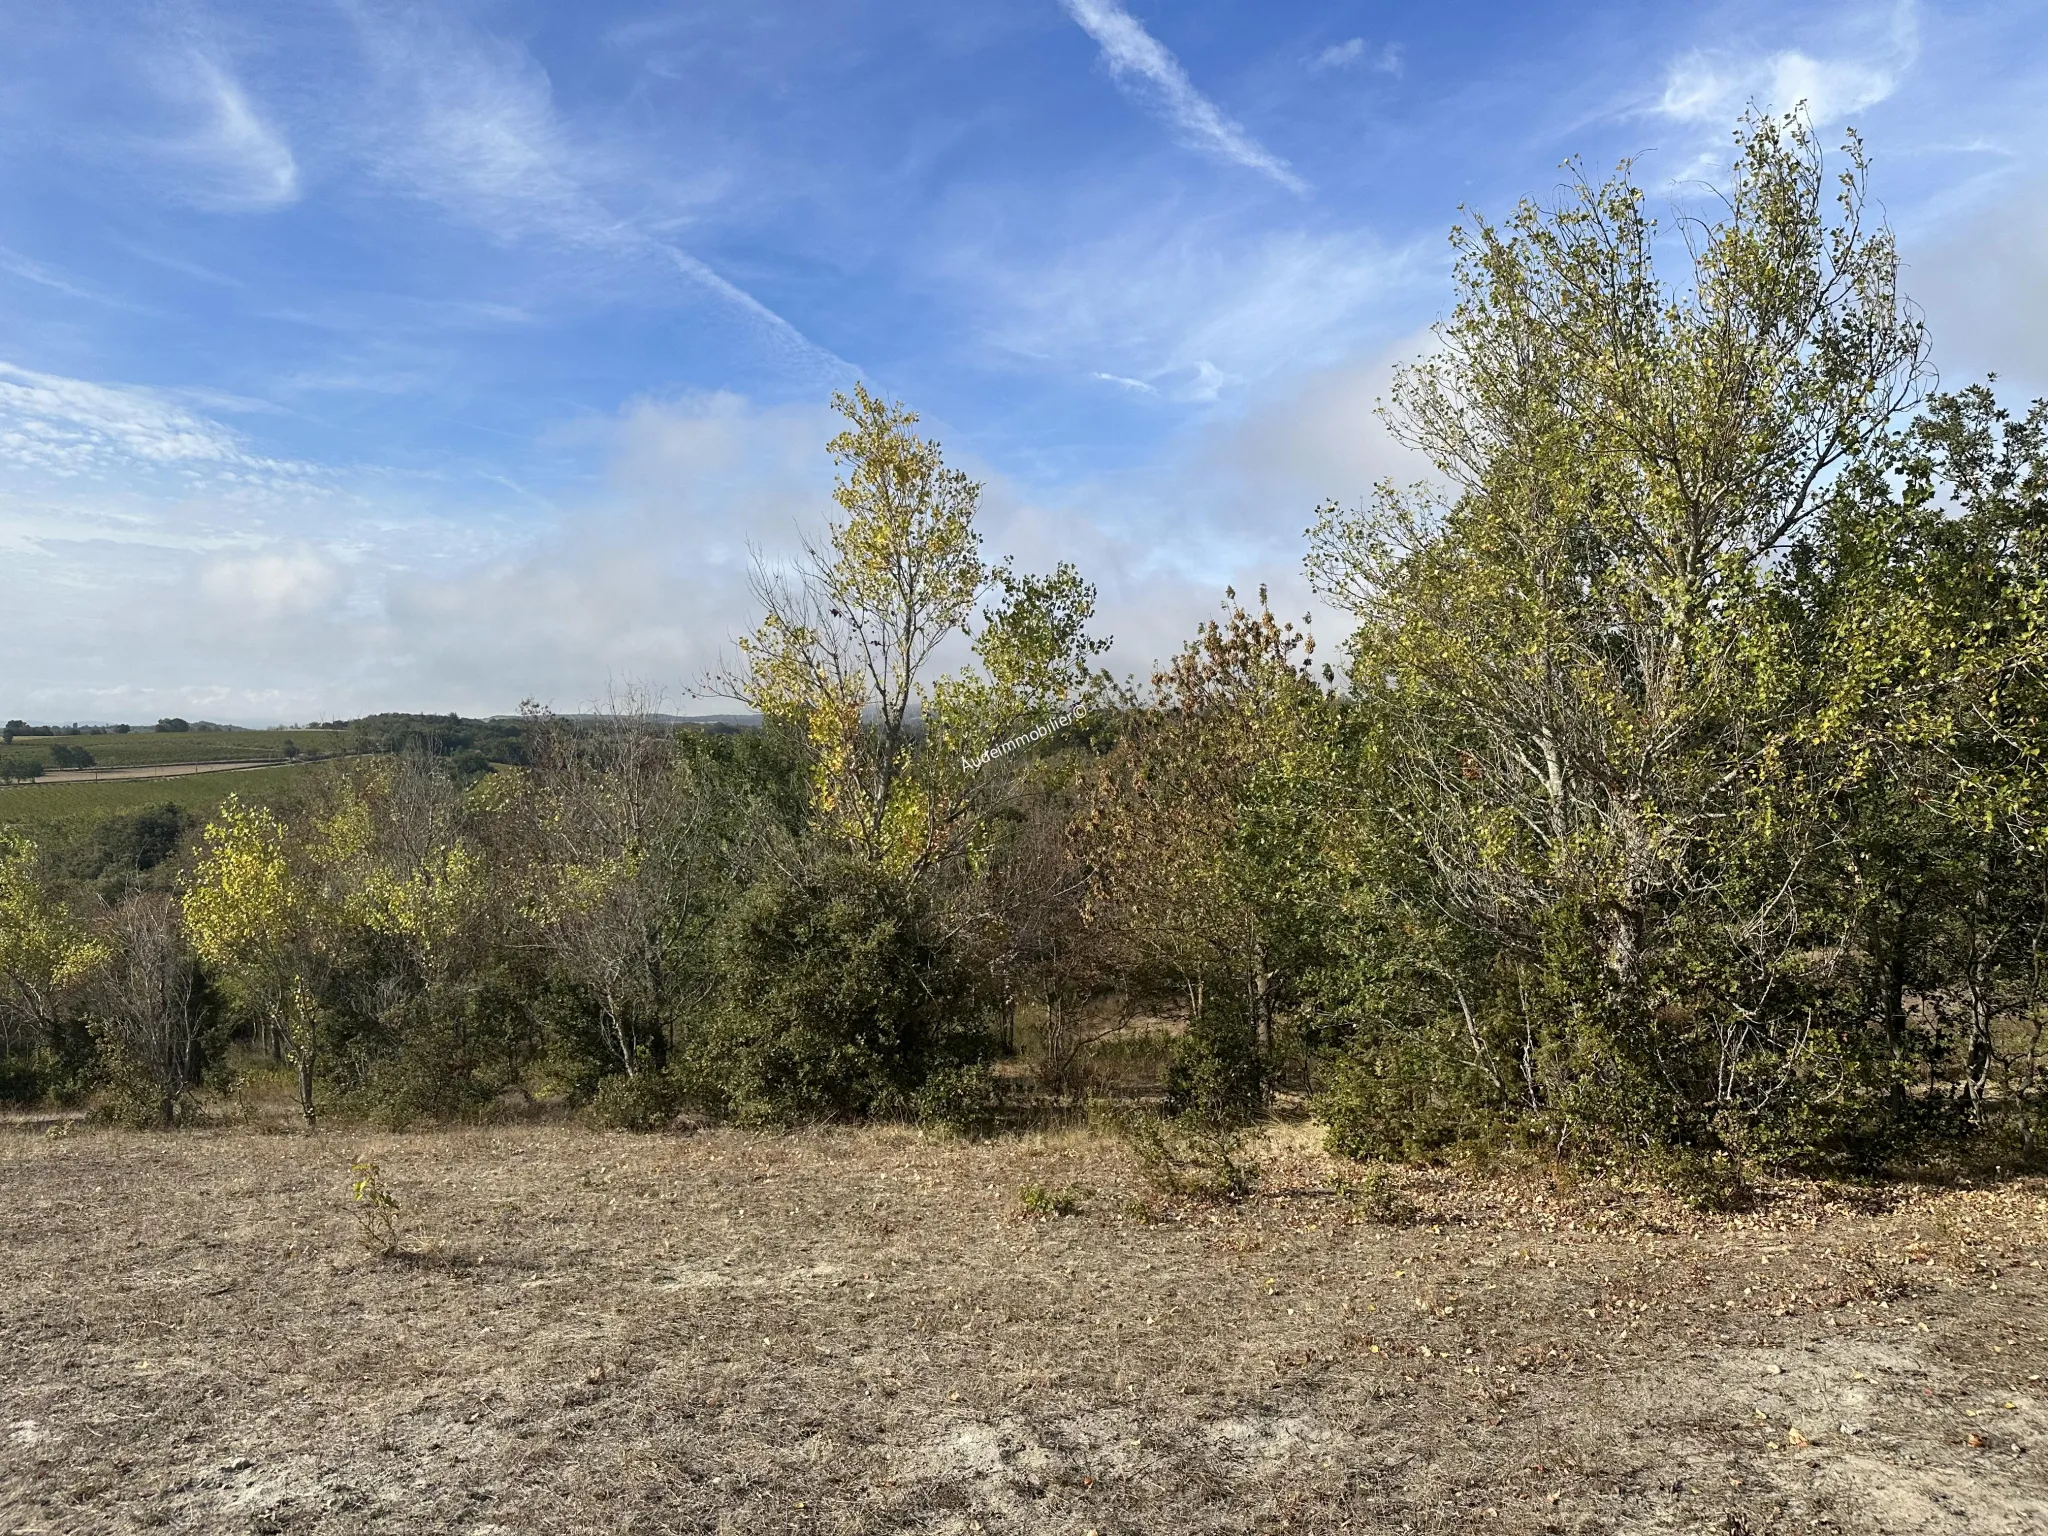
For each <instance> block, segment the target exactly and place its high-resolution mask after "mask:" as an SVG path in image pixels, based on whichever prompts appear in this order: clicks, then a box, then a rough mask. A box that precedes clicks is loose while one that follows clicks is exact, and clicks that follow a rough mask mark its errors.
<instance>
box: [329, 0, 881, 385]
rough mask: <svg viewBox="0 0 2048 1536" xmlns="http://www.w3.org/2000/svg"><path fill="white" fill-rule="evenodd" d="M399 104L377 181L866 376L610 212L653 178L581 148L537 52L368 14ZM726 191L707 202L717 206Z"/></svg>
mask: <svg viewBox="0 0 2048 1536" xmlns="http://www.w3.org/2000/svg"><path fill="white" fill-rule="evenodd" d="M356 16H357V19H358V22H359V23H360V26H361V29H362V33H363V37H364V39H365V42H366V45H367V47H368V49H369V51H370V54H371V57H372V60H373V62H375V64H376V65H377V67H378V70H379V73H380V76H381V80H382V88H383V91H384V93H385V97H386V99H385V100H383V101H381V102H379V104H378V107H377V109H376V114H375V120H374V122H373V123H372V124H371V125H370V126H369V128H368V130H367V131H368V134H369V138H370V141H371V148H370V154H371V159H372V162H373V164H374V166H375V168H376V170H377V171H378V172H379V173H380V174H382V175H383V176H384V177H385V178H386V179H388V180H391V181H394V182H396V183H398V184H400V185H402V186H405V187H406V188H408V189H409V190H411V191H412V192H413V193H415V194H416V195H418V196H421V197H424V198H427V199H429V200H431V201H433V202H435V203H438V204H440V205H441V206H442V207H444V208H447V209H448V210H450V211H451V212H454V213H456V214H457V215H458V216H460V217H462V218H465V219H467V220H469V221H470V222H472V223H473V224H475V225H477V226H478V227H479V228H482V229H484V230H485V231H487V232H488V233H490V234H492V235H494V236H496V237H498V238H500V239H503V240H507V241H518V240H544V241H551V242H556V243H559V244H562V245H565V246H569V247H572V248H574V249H577V250H580V251H583V252H594V253H597V254H600V255H602V256H604V257H606V258H607V259H608V260H610V261H611V262H613V263H615V264H618V265H621V266H626V265H645V266H651V267H654V268H657V269H659V270H662V271H666V272H672V273H675V274H679V275H680V276H682V277H683V278H684V279H685V280H686V281H687V282H688V283H689V285H690V286H691V287H692V288H694V289H696V290H697V291H699V292H702V293H706V294H709V295H711V296H712V297H713V298H715V299H716V300H718V301H719V302H720V303H722V304H724V305H726V306H728V307H729V308H731V309H732V310H734V311H735V312H737V313H738V314H739V315H741V316H742V317H744V319H745V320H746V321H748V322H749V323H750V324H751V325H752V326H753V327H754V328H755V330H756V331H757V333H758V334H759V335H760V336H761V338H762V339H763V341H764V342H765V343H766V345H767V348H768V350H770V351H771V352H773V353H775V354H777V355H778V356H779V358H780V360H781V361H782V362H783V363H784V365H785V366H787V367H789V368H790V369H791V370H792V371H794V372H798V373H802V374H808V375H811V376H813V377H817V378H825V379H830V380H833V381H836V382H844V381H845V380H847V379H849V378H851V377H852V375H853V373H854V372H855V370H854V368H853V366H852V365H851V364H849V363H847V362H846V361H844V360H843V359H841V358H839V357H837V356H835V355H834V354H833V353H832V352H831V351H830V350H828V349H827V348H824V347H821V346H819V345H818V344H817V343H815V342H813V341H812V340H810V338H809V337H807V336H805V335H804V334H803V333H802V332H801V331H800V330H799V329H798V328H797V327H796V326H794V325H792V324H791V323H790V322H789V321H788V320H786V319H785V318H783V316H782V315H780V314H778V313H777V312H776V311H775V310H773V309H772V308H770V307H769V306H768V305H766V304H763V303H761V302H760V301H759V300H758V299H756V298H755V297H754V296H753V295H752V294H750V293H748V292H746V291H745V290H744V289H742V288H741V287H739V286H738V285H737V284H735V283H734V282H732V281H731V280H730V279H729V278H727V277H725V276H724V275H722V274H721V273H719V272H717V271H715V270H714V269H713V268H712V267H711V266H710V265H709V264H708V263H706V262H704V261H703V260H702V259H700V258H699V257H697V256H695V255H693V254H691V253H690V252H689V251H687V250H684V249H683V248H681V247H680V246H678V245H677V244H675V243H674V242H673V241H671V240H669V239H667V238H664V237H662V236H661V235H658V234H656V233H653V232H651V231H650V230H649V229H648V228H646V227H643V225H642V224H640V223H639V222H636V221H635V220H634V219H631V218H626V217H622V216H620V215H618V214H616V213H614V212H612V210H611V209H610V208H609V207H608V206H607V205H606V203H605V201H604V199H603V198H602V197H601V196H600V195H599V192H598V191H597V190H595V189H594V188H595V184H596V183H599V182H602V181H603V180H604V179H606V177H607V176H608V175H611V176H614V177H616V179H619V180H622V181H627V182H632V183H637V184H638V185H637V187H636V195H644V194H645V191H646V186H645V181H646V178H645V176H644V174H641V173H643V172H644V169H645V168H644V167H637V166H631V167H614V166H612V165H611V164H610V157H609V156H608V155H607V154H606V152H605V150H604V148H603V146H600V145H593V144H590V143H582V142H572V141H571V139H570V135H569V133H568V131H567V129H566V128H565V126H564V124H563V123H562V120H561V118H560V116H559V115H558V114H557V113H556V111H555V107H554V99H553V90H552V86H551V84H550V82H549V79H548V76H547V73H546V71H545V70H543V69H542V68H541V67H540V65H539V64H538V63H537V62H536V61H535V60H534V59H533V57H532V56H531V55H530V54H528V53H527V52H526V51H525V50H523V49H521V48H517V47H515V46H513V45H511V44H507V43H503V42H500V41H497V40H495V39H489V38H484V37H481V36H477V35H472V34H463V33H458V32H454V31H451V30H449V29H448V28H446V27H444V26H440V25H438V24H436V23H435V22H434V21H433V20H432V19H430V18H427V17H425V16H422V15H417V14H409V15H407V16H405V17H403V18H402V19H399V20H389V19H386V18H383V17H380V16H377V15H374V14H373V13H372V12H371V11H370V10H369V9H368V8H365V7H357V8H356ZM716 190H717V187H716V183H715V181H714V182H713V183H710V184H708V185H707V186H706V187H704V188H701V189H699V190H698V191H697V193H696V194H695V195H696V196H697V197H700V198H706V199H708V198H710V197H712V196H715V195H716Z"/></svg>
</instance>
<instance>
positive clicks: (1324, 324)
mask: <svg viewBox="0 0 2048 1536" xmlns="http://www.w3.org/2000/svg"><path fill="white" fill-rule="evenodd" d="M1020 254H1021V258H1022V259H1021V260H1020V259H1019V258H1020ZM1034 258H1036V259H1034ZM953 261H954V264H955V265H956V266H958V267H959V269H960V270H961V271H962V273H963V275H965V276H966V277H967V278H968V279H969V280H970V281H971V282H972V283H974V284H975V285H976V287H977V289H978V290H979V294H978V302H979V303H980V304H981V305H983V306H984V307H985V310H986V312H987V319H986V320H985V321H984V328H983V332H982V334H983V337H984V339H985V340H986V341H987V343H988V344H989V345H991V346H993V347H996V348H998V349H999V350H1001V351H1004V352H1008V353H1011V354H1013V355H1016V356H1019V357H1023V358H1029V359H1033V360H1036V361H1042V362H1048V363H1052V364H1054V365H1056V366H1062V367H1068V368H1072V369H1074V370H1075V371H1076V372H1078V373H1082V374H1086V375H1088V376H1092V377H1101V378H1105V379H1110V380H1129V381H1133V382H1136V383H1140V384H1143V385H1145V386H1147V387H1148V388H1150V389H1152V390H1154V391H1156V392H1158V393H1159V394H1161V395H1163V396H1166V397H1168V398H1171V399H1178V400H1182V401H1208V400H1214V399H1216V398H1217V397H1218V396H1219V395H1220V394H1222V393H1225V392H1227V391H1228V390H1230V389H1231V388H1233V387H1236V386H1239V385H1242V384H1245V383H1247V382H1251V381H1256V380H1259V379H1263V378H1266V377H1268V376H1269V375H1271V374H1273V373H1275V372H1279V371H1284V370H1289V369H1294V368H1300V367H1314V366H1317V365H1319V364H1322V363H1326V362H1329V361H1331V360H1332V359H1333V358H1335V357H1337V356H1340V355H1342V354H1343V353H1345V352H1346V351H1348V350H1349V349H1350V348H1351V347H1352V346H1354V345H1355V344H1356V343H1357V341H1358V338H1359V335H1360V333H1361V331H1362V330H1363V329H1365V328H1366V327H1368V326H1369V325H1370V324H1371V323H1372V320H1373V317H1374V316H1375V315H1376V314H1378V313H1379V312H1380V310H1381V308H1382V306H1383V304H1384V302H1385V301H1386V300H1387V299H1388V298H1389V297H1391V296H1392V295H1393V294H1394V293H1395V292H1396V291H1397V290H1398V289H1399V288H1400V287H1402V286H1403V285H1405V284H1407V283H1409V282H1411V281H1413V280H1414V278H1415V276H1416V274H1417V271H1418V270H1419V269H1418V265H1417V263H1416V262H1414V261H1413V260H1412V259H1411V258H1410V256H1409V255H1408V254H1407V253H1405V252H1401V251H1390V250H1388V249H1386V248H1385V247H1383V246H1382V245H1380V244H1379V242H1378V241H1376V240H1374V239H1373V238H1371V237H1370V236H1368V235H1363V234H1357V233H1338V234H1310V233H1306V232H1302V231H1292V230H1282V231H1274V232H1268V233H1262V234H1259V235H1256V236H1251V237H1244V236H1241V235H1237V234H1235V233H1234V232H1231V231H1228V230H1223V229H1216V228H1208V227H1202V226H1192V225H1188V224H1186V223H1185V222H1182V223H1178V224H1175V225H1172V226H1170V227H1165V228H1161V229H1146V228H1144V227H1143V226H1142V225H1140V224H1138V223H1137V222H1136V221H1132V222H1131V223H1130V224H1129V225H1127V227H1126V228H1125V229H1124V230H1123V231H1122V232H1121V233H1119V234H1118V235H1116V236H1113V237H1104V238H1102V239H1099V240H1097V241H1095V242H1093V243H1092V244H1080V245H1074V246H1070V247H1066V248H1063V249H1061V250H1059V251H1055V252H1043V253H1041V252H1033V251H1031V250H1029V249H1026V250H1024V251H1022V252H1021V253H1020V252H1019V251H1018V250H1017V248H1016V247H1015V246H1014V245H1013V244H1009V243H1008V242H1007V241H1006V238H1005V237H1004V236H1003V235H1001V234H1000V232H999V233H998V234H997V235H996V237H995V241H994V243H991V244H985V245H976V246H973V247H971V248H967V249H963V250H962V251H960V252H958V253H956V255H955V256H954V258H953Z"/></svg>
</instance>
